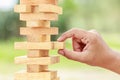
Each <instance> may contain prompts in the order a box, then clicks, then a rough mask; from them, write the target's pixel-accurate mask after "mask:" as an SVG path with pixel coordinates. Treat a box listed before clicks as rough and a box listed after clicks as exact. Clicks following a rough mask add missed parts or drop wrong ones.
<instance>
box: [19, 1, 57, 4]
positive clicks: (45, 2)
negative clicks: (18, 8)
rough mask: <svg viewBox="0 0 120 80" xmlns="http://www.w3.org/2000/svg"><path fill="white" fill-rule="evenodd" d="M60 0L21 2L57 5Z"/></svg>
mask: <svg viewBox="0 0 120 80" xmlns="http://www.w3.org/2000/svg"><path fill="white" fill-rule="evenodd" d="M57 3H58V0H20V4H29V5H39V4H54V5H57Z"/></svg>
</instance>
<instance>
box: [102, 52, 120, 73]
mask: <svg viewBox="0 0 120 80" xmlns="http://www.w3.org/2000/svg"><path fill="white" fill-rule="evenodd" d="M110 55H111V58H110V59H109V60H108V64H106V65H105V66H104V68H106V69H109V70H111V71H114V72H116V73H119V74H120V53H118V52H116V51H113V50H112V51H110Z"/></svg>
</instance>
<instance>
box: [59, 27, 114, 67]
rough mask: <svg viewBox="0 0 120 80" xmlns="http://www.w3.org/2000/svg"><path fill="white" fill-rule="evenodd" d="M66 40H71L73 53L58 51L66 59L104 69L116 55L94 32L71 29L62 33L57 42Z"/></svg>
mask: <svg viewBox="0 0 120 80" xmlns="http://www.w3.org/2000/svg"><path fill="white" fill-rule="evenodd" d="M68 38H72V46H73V51H70V50H68V49H63V50H59V51H58V53H59V54H61V55H63V56H65V57H67V58H68V59H71V60H75V61H79V62H82V63H86V64H89V65H92V66H100V67H104V68H108V67H110V66H111V65H112V63H114V61H115V58H116V54H114V52H113V51H112V50H111V49H110V48H109V47H108V45H107V44H106V43H105V42H104V40H103V39H102V37H101V36H100V34H98V33H97V32H96V31H93V30H92V31H85V30H81V29H71V30H69V31H67V32H65V33H63V34H62V35H61V37H59V39H58V41H60V42H61V41H65V40H66V39H68Z"/></svg>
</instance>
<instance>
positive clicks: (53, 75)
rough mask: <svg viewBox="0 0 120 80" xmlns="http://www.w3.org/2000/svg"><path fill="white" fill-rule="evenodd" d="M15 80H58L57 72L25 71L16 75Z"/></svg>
mask: <svg viewBox="0 0 120 80" xmlns="http://www.w3.org/2000/svg"><path fill="white" fill-rule="evenodd" d="M15 80H58V78H57V72H56V71H46V72H39V73H28V72H25V71H22V72H18V73H16V74H15Z"/></svg>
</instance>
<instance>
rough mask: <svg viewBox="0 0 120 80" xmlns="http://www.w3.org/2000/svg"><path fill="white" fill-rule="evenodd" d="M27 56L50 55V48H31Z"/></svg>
mask: <svg viewBox="0 0 120 80" xmlns="http://www.w3.org/2000/svg"><path fill="white" fill-rule="evenodd" d="M27 56H28V58H38V57H48V56H49V50H29V51H28V54H27Z"/></svg>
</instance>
